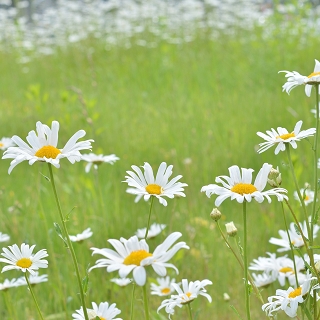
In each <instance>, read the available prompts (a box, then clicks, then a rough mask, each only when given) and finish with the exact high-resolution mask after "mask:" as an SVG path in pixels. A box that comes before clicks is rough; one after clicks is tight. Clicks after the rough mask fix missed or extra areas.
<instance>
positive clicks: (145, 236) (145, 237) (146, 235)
mask: <svg viewBox="0 0 320 320" xmlns="http://www.w3.org/2000/svg"><path fill="white" fill-rule="evenodd" d="M152 207H153V197H151V205H150V210H149V217H148V224H147V229H146V234H145V235H144V239H145V240H146V239H147V237H148V232H149V228H150V218H151V212H152Z"/></svg>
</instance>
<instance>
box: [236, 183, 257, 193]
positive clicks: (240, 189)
mask: <svg viewBox="0 0 320 320" xmlns="http://www.w3.org/2000/svg"><path fill="white" fill-rule="evenodd" d="M231 191H232V192H235V193H239V194H241V195H244V194H250V193H253V192H255V191H258V189H257V188H256V187H255V186H254V185H252V184H250V183H237V184H235V185H234V186H233V187H232V188H231Z"/></svg>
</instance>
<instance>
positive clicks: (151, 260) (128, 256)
mask: <svg viewBox="0 0 320 320" xmlns="http://www.w3.org/2000/svg"><path fill="white" fill-rule="evenodd" d="M181 236H182V234H181V233H180V232H174V233H172V234H170V235H169V236H168V237H167V238H166V239H165V240H164V242H163V243H162V244H160V245H159V246H157V247H156V249H155V250H154V252H153V253H150V252H149V246H148V244H147V243H146V241H145V240H144V239H142V240H139V239H138V237H137V236H133V237H131V238H130V239H128V240H127V239H124V238H121V239H120V241H119V240H115V239H109V240H108V242H109V243H110V244H111V245H112V246H113V247H114V248H115V250H111V249H108V248H104V249H98V248H91V250H93V252H92V254H101V255H103V256H105V257H106V258H107V259H99V260H97V261H96V265H94V266H93V267H91V268H90V269H89V271H91V270H92V269H94V268H107V271H108V272H112V271H116V270H119V276H120V277H121V278H125V277H127V275H128V274H129V273H130V272H131V271H133V279H134V281H135V282H136V284H137V285H139V286H143V285H144V284H145V283H146V270H145V267H146V266H149V265H151V266H152V268H153V270H154V271H155V272H156V273H157V274H158V275H159V276H162V277H164V276H165V275H166V274H167V270H166V268H173V269H174V270H175V271H176V272H177V273H178V269H177V268H176V267H175V266H174V265H173V264H171V263H167V261H168V260H170V259H171V258H172V257H173V256H174V254H175V253H176V252H177V251H178V250H180V249H182V248H184V249H189V247H188V246H187V245H186V243H185V242H178V243H176V244H174V245H173V243H174V242H175V241H176V240H177V239H178V238H180V237H181Z"/></svg>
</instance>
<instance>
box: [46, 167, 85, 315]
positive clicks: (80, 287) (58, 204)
mask: <svg viewBox="0 0 320 320" xmlns="http://www.w3.org/2000/svg"><path fill="white" fill-rule="evenodd" d="M48 166H49V172H50V181H51V184H52V189H53V193H54V197H55V200H56V203H57V206H58V212H59V216H60V220H61V223H62V227H63V231H64V234H65V240H66V241H67V244H68V247H69V249H70V253H71V257H72V261H73V265H74V269H75V271H76V275H77V280H78V286H79V290H80V299H81V304H82V308H83V314H84V317H85V319H86V320H89V317H88V312H87V308H86V303H85V298H84V292H83V288H82V282H81V277H80V272H79V267H78V261H77V257H76V254H75V252H74V249H73V245H72V242H71V240H70V237H69V233H68V229H67V225H66V222H65V220H64V217H63V214H62V210H61V205H60V201H59V197H58V193H57V189H56V185H55V182H54V177H53V172H52V166H51V164H50V163H48Z"/></svg>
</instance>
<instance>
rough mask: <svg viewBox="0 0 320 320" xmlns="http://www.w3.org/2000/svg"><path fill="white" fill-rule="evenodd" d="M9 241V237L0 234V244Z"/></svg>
mask: <svg viewBox="0 0 320 320" xmlns="http://www.w3.org/2000/svg"><path fill="white" fill-rule="evenodd" d="M9 240H10V236H9V235H7V234H5V233H2V232H0V242H5V241H9Z"/></svg>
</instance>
